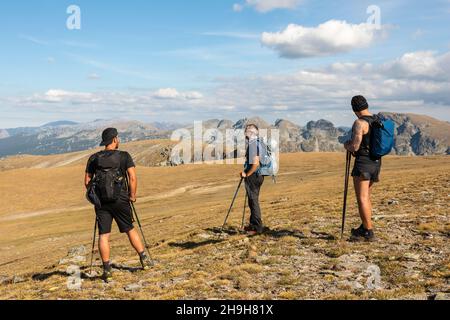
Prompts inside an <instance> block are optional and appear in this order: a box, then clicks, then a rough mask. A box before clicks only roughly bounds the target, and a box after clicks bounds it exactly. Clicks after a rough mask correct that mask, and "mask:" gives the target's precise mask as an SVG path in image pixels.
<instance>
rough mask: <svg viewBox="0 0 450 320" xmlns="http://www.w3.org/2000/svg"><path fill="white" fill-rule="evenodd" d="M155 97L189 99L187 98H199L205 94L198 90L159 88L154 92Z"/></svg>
mask: <svg viewBox="0 0 450 320" xmlns="http://www.w3.org/2000/svg"><path fill="white" fill-rule="evenodd" d="M153 97H154V98H157V99H169V100H170V99H187V100H199V99H202V98H203V95H202V94H201V93H200V92H197V91H188V92H179V91H178V90H177V89H174V88H164V89H159V90H158V91H156V92H154V93H153Z"/></svg>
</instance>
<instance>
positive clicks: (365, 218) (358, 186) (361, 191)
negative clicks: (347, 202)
mask: <svg viewBox="0 0 450 320" xmlns="http://www.w3.org/2000/svg"><path fill="white" fill-rule="evenodd" d="M353 180H354V184H355V192H356V199H357V200H358V208H359V215H360V217H361V220H362V223H363V226H364V228H365V229H366V230H373V224H372V202H371V199H370V191H371V187H372V185H373V184H372V183H371V182H370V180H363V179H361V178H360V177H354V178H353Z"/></svg>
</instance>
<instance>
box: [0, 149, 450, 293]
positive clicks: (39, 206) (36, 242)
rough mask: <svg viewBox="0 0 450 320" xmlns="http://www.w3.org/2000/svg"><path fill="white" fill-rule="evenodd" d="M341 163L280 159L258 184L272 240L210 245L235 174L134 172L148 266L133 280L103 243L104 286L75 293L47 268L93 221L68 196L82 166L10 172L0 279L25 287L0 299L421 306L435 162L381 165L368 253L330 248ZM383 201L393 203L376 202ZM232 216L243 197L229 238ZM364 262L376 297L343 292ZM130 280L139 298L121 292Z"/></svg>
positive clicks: (441, 222) (0, 182) (1, 188)
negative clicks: (151, 260) (108, 267)
mask: <svg viewBox="0 0 450 320" xmlns="http://www.w3.org/2000/svg"><path fill="white" fill-rule="evenodd" d="M344 161H345V157H344V155H343V154H290V155H283V156H282V167H283V170H282V172H281V174H280V177H279V181H278V184H277V185H273V184H272V183H271V181H266V184H265V186H264V189H263V193H262V207H263V214H264V218H265V222H266V224H267V225H268V226H269V227H270V228H271V229H272V230H273V232H271V233H270V234H267V235H263V236H258V237H254V238H251V239H249V240H247V239H246V237H244V236H242V235H239V234H235V235H230V236H226V237H224V238H223V239H222V240H221V241H218V242H217V241H216V239H217V236H216V234H215V233H214V230H211V228H212V227H217V226H220V225H221V223H222V222H223V218H224V215H225V213H226V209H227V206H228V205H229V201H230V200H231V199H230V198H231V196H232V194H233V192H234V189H235V187H236V185H237V181H238V178H237V172H238V170H239V169H240V166H207V165H205V166H184V167H177V168H143V167H140V168H139V179H140V186H141V187H140V197H141V201H140V202H139V204H138V206H137V207H138V210H139V212H140V215H141V218H142V220H143V224H144V226H145V231H146V233H147V237H148V240H149V241H150V242H151V243H152V246H153V247H152V253H153V255H154V256H155V258H156V260H157V261H158V264H157V266H156V267H155V269H154V270H152V271H149V272H146V273H143V272H140V271H136V270H134V269H129V268H128V267H130V266H131V267H133V266H137V265H138V261H137V260H136V257H135V255H134V254H133V252H132V251H131V249H130V248H129V246H128V244H127V242H126V239H124V237H123V236H121V235H119V234H117V233H115V234H114V235H113V239H112V240H113V241H112V249H113V255H114V257H113V259H114V261H115V262H116V263H117V264H119V267H120V266H121V268H119V270H118V271H117V272H116V274H115V279H116V281H115V282H114V283H112V284H108V285H105V284H103V283H101V281H99V280H98V279H85V280H84V283H83V289H82V290H81V291H70V290H68V289H67V288H66V282H67V279H68V276H67V274H66V271H67V266H65V265H58V261H59V259H61V258H63V257H65V256H66V254H67V250H68V249H69V248H71V247H74V246H78V245H80V244H84V245H86V247H88V248H89V246H90V244H89V243H90V241H91V236H92V228H93V222H94V221H93V214H92V210H91V209H90V208H88V207H86V203H85V201H84V199H83V189H82V187H80V184H81V182H82V172H83V169H84V168H83V166H81V165H73V166H68V167H63V168H53V169H19V170H12V171H9V172H8V173H7V174H2V175H1V176H0V192H1V193H2V196H5V199H11V200H14V201H8V202H7V204H6V205H3V206H2V208H1V209H0V220H1V221H0V275H3V274H4V275H22V276H24V278H25V280H26V281H25V282H24V283H20V284H9V285H8V284H7V285H0V297H2V298H7V299H11V298H20V299H23V298H33V299H36V298H37V299H56V298H81V299H96V298H99V299H105V298H113V299H115V298H134V299H153V298H156V299H171V298H175V299H176V298H194V299H202V298H208V297H213V298H236V299H240V298H255V299H262V298H283V299H284V298H286V299H299V298H393V297H396V298H402V297H405V298H423V297H424V296H426V290H428V291H430V290H431V292H434V291H443V290H445V288H446V287H447V288H448V279H449V274H450V272H449V266H450V265H449V263H450V261H449V260H448V256H449V248H448V237H449V211H448V196H449V193H450V192H449V191H450V188H449V187H450V174H449V172H450V162H449V160H448V158H447V157H428V158H400V157H389V158H387V159H386V161H385V168H384V171H383V182H382V183H381V184H380V185H378V186H377V187H376V190H375V195H374V206H375V209H376V220H377V221H376V223H377V227H378V229H377V231H378V236H379V239H380V240H379V241H378V242H377V243H375V244H373V245H366V244H350V243H347V242H345V241H343V242H341V241H338V240H336V237H337V236H338V234H339V228H340V226H339V225H340V219H341V217H340V210H341V209H340V207H341V202H342V199H341V193H342V182H343V162H344ZM54 176H58V177H59V178H58V180H57V181H55V183H56V185H53V187H52V185H51V183H50V182H51V181H53V179H52V177H54ZM17 181H21V183H20V184H19V185H18V184H17V183H16V182H17ZM55 188H56V189H57V190H58V193H60V195H59V196H58V197H55V196H54V195H53V193H52V192H51V190H54V189H55ZM30 190H32V191H31V192H30ZM353 196H354V195H353V192H352V193H351V194H350V197H353ZM393 198H395V199H396V200H398V201H399V205H397V206H390V205H388V204H387V202H388V201H389V200H391V199H393ZM242 206H243V194H241V196H240V198H239V200H238V202H237V204H236V210H235V211H234V212H233V215H232V219H231V220H230V225H231V226H235V227H238V226H239V225H240V220H241V216H242ZM49 209H51V210H50V211H49ZM68 209H69V210H68ZM355 212H356V207H355V203H354V201H353V199H352V201H351V204H350V207H349V221H348V228H350V226H352V227H353V226H357V225H358V219H357V217H356V215H355ZM18 213H19V214H18ZM230 231H233V230H232V229H230ZM88 250H90V249H88ZM96 263H97V264H98V261H97V262H96ZM372 264H373V265H376V266H378V267H380V268H381V274H382V279H381V280H382V289H380V290H363V289H358V288H357V287H355V281H358V282H360V283H363V285H364V284H365V282H366V280H367V279H365V278H364V277H366V275H364V272H365V270H366V269H367V267H368V266H370V265H372ZM124 266H125V268H124ZM96 270H97V271H100V269H99V268H97V269H96ZM33 277H34V278H33ZM361 277H362V278H361ZM361 279H362V280H361ZM139 281H141V286H142V289H141V290H140V291H138V292H134V293H132V292H128V291H125V290H124V287H125V286H126V285H128V284H130V283H137V282H139ZM447 290H448V289H447Z"/></svg>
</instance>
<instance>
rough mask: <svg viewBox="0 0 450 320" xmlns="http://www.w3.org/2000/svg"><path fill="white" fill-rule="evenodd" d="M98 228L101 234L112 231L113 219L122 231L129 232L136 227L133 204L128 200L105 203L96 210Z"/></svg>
mask: <svg viewBox="0 0 450 320" xmlns="http://www.w3.org/2000/svg"><path fill="white" fill-rule="evenodd" d="M96 214H97V220H98V229H99V233H100V235H102V234H108V233H111V227H112V222H113V220H115V221H116V223H117V226H118V227H119V230H120V232H121V233H127V232H129V231H131V230H133V229H134V226H133V222H134V221H133V212H132V210H131V205H130V203H129V202H128V201H126V200H123V199H121V200H119V201H117V202H114V203H106V204H103V205H102V207H101V209H97V210H96Z"/></svg>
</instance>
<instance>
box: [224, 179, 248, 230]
mask: <svg viewBox="0 0 450 320" xmlns="http://www.w3.org/2000/svg"><path fill="white" fill-rule="evenodd" d="M242 181H244V178H241V181H240V182H239V185H238V187H237V189H236V193H235V194H234V197H233V201H232V202H231V206H230V209H229V210H228V214H227V216H226V218H225V221H224V223H223V226H222V229H221V230H220V234H222V233H223V230H224V229H225V226H226V224H227V222H228V218H229V217H230V214H231V210H233V206H234V203H235V202H236V198H237V195H238V193H239V190H240V189H241V186H242Z"/></svg>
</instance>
